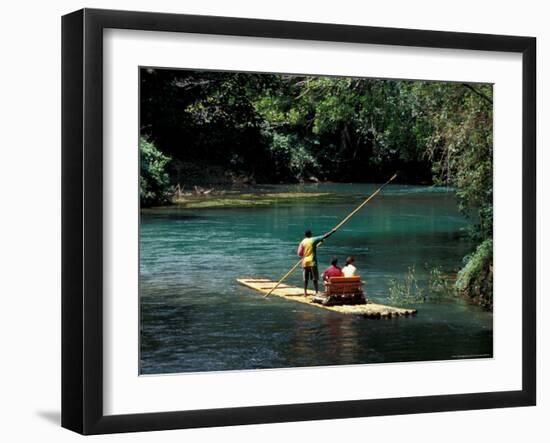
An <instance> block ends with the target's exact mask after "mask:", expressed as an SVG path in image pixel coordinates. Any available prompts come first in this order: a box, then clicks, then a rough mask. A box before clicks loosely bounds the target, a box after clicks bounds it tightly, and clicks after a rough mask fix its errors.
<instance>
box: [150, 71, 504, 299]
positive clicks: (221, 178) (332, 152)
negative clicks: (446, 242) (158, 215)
mask: <svg viewBox="0 0 550 443" xmlns="http://www.w3.org/2000/svg"><path fill="white" fill-rule="evenodd" d="M140 81H141V89H140V93H141V107H140V108H141V115H140V124H141V134H142V136H144V137H147V140H150V142H147V143H149V144H148V145H147V146H145V145H144V148H146V150H147V151H148V152H149V153H148V154H143V152H142V171H144V169H143V168H144V167H145V175H144V176H143V177H144V183H143V184H142V203H143V204H158V203H159V202H162V201H165V199H166V195H167V194H166V193H167V185H168V182H169V183H170V184H171V185H172V186H175V185H179V186H181V187H184V186H186V185H197V184H201V185H205V184H206V185H214V186H215V185H217V184H231V183H241V184H243V183H245V184H246V183H254V182H263V183H277V182H298V181H318V180H319V181H324V180H328V181H336V182H349V181H354V182H376V181H384V180H386V179H387V178H388V177H389V176H391V175H392V174H393V173H394V172H395V171H399V179H398V180H399V181H401V182H402V183H403V182H405V183H424V184H432V183H435V184H444V185H447V186H451V187H453V188H455V189H456V194H457V198H458V202H459V206H460V209H461V210H462V211H463V213H464V214H466V215H467V216H469V217H471V218H472V219H473V220H474V221H475V226H474V228H473V229H472V232H471V236H472V238H473V239H474V240H475V242H476V243H477V244H480V243H482V242H486V241H487V240H490V239H491V238H492V218H493V211H492V207H493V206H492V200H493V194H492V145H493V141H492V132H493V125H492V119H493V115H492V112H493V111H492V86H491V85H485V84H483V85H479V84H463V83H450V82H424V81H405V80H378V79H358V78H341V77H315V76H301V75H275V74H249V73H232V72H210V71H188V70H159V69H142V70H141V74H140ZM143 143H145V142H143ZM152 143H154V145H155V146H156V147H158V150H159V151H160V153H162V154H160V153H155V151H153V150H152V149H153V148H154V146H153V145H152ZM149 145H150V146H149ZM144 155H145V156H146V157H147V156H149V157H147V158H146V159H145V160H143V156H144ZM165 156H167V157H165ZM168 157H169V158H171V159H172V161H170V162H168ZM143 165H145V166H143ZM163 171H166V174H168V175H166V174H164V173H163ZM142 175H143V174H142ZM473 257H475V254H474V255H473V256H472V259H473ZM466 266H468V265H466ZM472 266H473V264H472ZM482 268H483V269H482V270H479V273H485V274H487V273H489V272H491V273H492V261H491V262H489V261H483V265H482ZM475 269H478V268H477V267H476V268H475ZM474 286H475V285H474ZM476 287H477V286H476ZM461 288H462V289H461V292H462V293H464V294H466V295H469V296H474V295H476V294H474V293H470V289H471V288H473V286H472V285H470V284H466V285H465V286H464V287H461ZM484 290H485V292H486V293H487V294H488V295H487V296H486V298H487V299H492V291H491V289H490V288H486V289H484ZM489 292H491V293H490V294H489Z"/></svg>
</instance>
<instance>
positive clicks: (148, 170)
mask: <svg viewBox="0 0 550 443" xmlns="http://www.w3.org/2000/svg"><path fill="white" fill-rule="evenodd" d="M139 154H140V176H139V196H140V202H141V206H142V207H147V206H153V205H160V204H163V203H167V202H168V197H169V189H170V178H169V176H168V173H167V172H166V166H167V165H168V163H169V162H170V157H168V156H166V155H164V154H163V153H161V152H160V151H159V150H158V149H157V148H156V146H155V145H154V144H153V143H151V142H149V141H147V140H146V139H145V138H143V137H140V139H139Z"/></svg>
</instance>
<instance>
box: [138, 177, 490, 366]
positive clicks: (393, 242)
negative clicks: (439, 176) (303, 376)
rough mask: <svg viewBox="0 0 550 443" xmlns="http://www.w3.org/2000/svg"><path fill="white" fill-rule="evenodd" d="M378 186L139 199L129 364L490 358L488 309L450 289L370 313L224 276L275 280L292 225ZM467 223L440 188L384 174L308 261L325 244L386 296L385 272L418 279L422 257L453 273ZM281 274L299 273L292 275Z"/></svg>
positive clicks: (295, 235) (321, 256)
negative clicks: (441, 295)
mask: <svg viewBox="0 0 550 443" xmlns="http://www.w3.org/2000/svg"><path fill="white" fill-rule="evenodd" d="M376 187H377V185H374V184H311V185H293V186H289V185H286V186H283V185H273V186H260V187H259V189H257V190H255V192H259V193H264V194H265V193H269V195H275V196H276V195H277V193H279V192H283V193H288V192H301V193H312V196H313V195H315V196H316V197H312V198H299V199H293V198H281V199H278V198H275V199H274V201H272V202H271V203H270V204H268V205H265V206H254V207H250V206H244V207H212V208H208V207H203V208H195V209H192V208H179V207H166V208H158V209H151V210H144V211H142V214H141V228H140V231H141V232H140V280H139V283H140V291H139V293H140V317H141V334H140V372H141V373H142V374H164V373H178V372H199V371H224V370H242V369H259V368H282V367H304V366H320V365H341V364H346V365H349V364H366V363H388V362H407V361H427V360H448V359H456V358H479V357H491V356H492V349H493V318H492V314H491V313H490V312H486V311H484V310H482V309H481V308H479V307H478V306H475V305H472V304H470V303H467V302H466V301H464V300H462V299H459V298H457V299H456V300H453V301H441V302H432V303H422V304H419V305H418V306H415V307H417V308H418V314H417V315H416V316H414V317H398V318H392V319H385V320H384V319H380V320H369V319H364V318H356V317H353V316H346V315H341V314H337V313H333V312H330V311H326V310H323V309H319V308H316V307H311V306H307V305H303V304H300V303H293V302H291V301H287V300H283V299H280V298H279V297H269V298H264V297H262V295H261V294H259V293H257V292H254V291H252V290H250V289H248V288H245V287H242V286H240V285H239V284H238V283H237V282H236V281H235V279H236V278H238V277H243V276H262V277H268V278H271V279H273V280H276V279H278V278H279V277H280V276H282V275H283V274H284V273H285V272H286V271H287V270H288V269H289V268H290V267H291V266H292V265H293V264H294V263H295V261H296V255H295V254H296V247H297V244H298V243H299V241H300V240H301V239H302V237H303V231H304V229H306V228H310V229H312V230H313V233H314V235H319V234H321V233H323V232H326V231H328V230H330V229H331V228H332V227H333V226H335V225H336V224H337V223H338V222H339V221H340V220H341V219H342V218H344V217H345V216H346V215H347V214H348V213H349V212H350V211H351V210H352V209H353V208H354V207H355V206H356V205H357V204H359V203H360V202H361V200H362V199H364V198H365V197H366V196H368V195H369V194H370V193H371V192H372V191H374V190H375V189H376ZM319 194H322V195H319ZM281 195H284V194H281ZM467 227H468V221H467V220H466V219H465V218H464V217H463V216H462V215H461V214H460V213H459V212H458V209H457V204H456V200H455V197H454V194H453V193H452V192H450V191H448V190H446V189H444V188H436V187H420V186H402V185H389V186H388V187H387V188H385V189H384V191H383V192H382V194H380V195H379V196H378V197H376V198H375V199H374V200H373V201H372V202H371V203H369V204H368V205H367V206H366V207H365V208H364V209H363V210H361V211H360V212H359V213H358V214H357V215H356V216H355V217H353V218H352V219H351V220H350V222H349V223H348V224H346V225H345V226H344V227H343V228H342V229H341V230H339V231H338V232H337V233H336V234H335V235H334V236H333V237H331V238H330V239H329V240H328V241H327V242H326V243H325V244H324V245H323V246H322V247H321V248H319V250H318V260H319V271H320V272H322V270H323V269H324V268H325V267H326V265H327V264H328V261H329V259H330V257H331V256H333V255H334V256H337V257H338V258H339V259H340V262H342V261H343V260H344V259H345V257H346V256H347V255H353V256H354V257H355V260H356V266H357V268H358V270H359V271H360V273H361V276H362V278H363V279H364V280H366V281H367V285H366V286H365V291H366V294H367V297H368V298H369V299H371V300H373V301H375V302H380V303H388V301H387V297H388V286H389V284H390V280H391V279H392V278H397V279H402V278H403V276H404V273H405V272H407V270H408V268H409V267H410V266H412V265H414V266H415V269H416V272H417V274H418V276H419V278H420V279H421V280H422V279H423V278H427V275H428V269H430V268H431V267H434V266H439V267H441V269H442V270H443V271H444V272H449V273H452V272H456V270H457V269H459V268H460V266H461V263H462V257H463V256H464V255H465V254H467V253H469V252H470V251H471V248H472V245H471V243H470V242H469V240H468V239H467V236H465V235H462V233H463V231H464V230H465V229H466V228H467ZM289 282H290V283H293V284H296V285H301V281H300V273H299V272H298V273H296V274H295V275H293V276H292V277H291V278H290V280H289Z"/></svg>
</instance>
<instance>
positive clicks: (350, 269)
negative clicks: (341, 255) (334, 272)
mask: <svg viewBox="0 0 550 443" xmlns="http://www.w3.org/2000/svg"><path fill="white" fill-rule="evenodd" d="M354 263H355V259H354V258H353V257H351V256H350V257H348V258H346V266H344V267H343V268H342V273H343V274H344V277H356V276H358V275H359V274H358V273H357V268H356V267H355V266H354V265H353V264H354Z"/></svg>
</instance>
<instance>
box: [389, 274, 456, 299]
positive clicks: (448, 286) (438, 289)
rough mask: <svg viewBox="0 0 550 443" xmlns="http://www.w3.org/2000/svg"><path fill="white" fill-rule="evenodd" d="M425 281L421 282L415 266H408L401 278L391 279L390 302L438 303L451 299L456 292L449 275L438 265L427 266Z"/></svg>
mask: <svg viewBox="0 0 550 443" xmlns="http://www.w3.org/2000/svg"><path fill="white" fill-rule="evenodd" d="M426 269H427V270H428V272H429V275H428V279H427V281H424V282H421V280H420V279H419V277H418V276H417V271H416V268H415V266H414V265H413V266H410V267H409V268H408V270H407V272H406V273H405V275H404V276H403V279H401V280H398V279H395V278H393V279H391V280H390V284H389V287H388V293H389V296H388V299H389V301H390V302H391V303H398V304H405V305H415V304H421V303H426V302H431V303H438V302H442V301H448V300H452V299H453V298H455V297H456V295H457V292H456V290H455V287H454V285H453V282H452V279H451V278H450V276H449V275H447V274H445V273H443V271H442V269H441V267H440V266H435V267H433V268H429V267H428V266H427V265H426Z"/></svg>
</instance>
